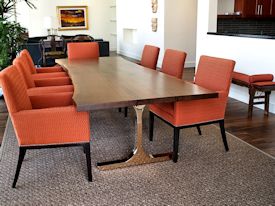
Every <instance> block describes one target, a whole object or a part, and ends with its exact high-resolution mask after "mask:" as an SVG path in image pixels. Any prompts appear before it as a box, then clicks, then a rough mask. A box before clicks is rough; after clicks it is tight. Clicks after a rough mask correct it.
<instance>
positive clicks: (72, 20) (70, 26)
mask: <svg viewBox="0 0 275 206" xmlns="http://www.w3.org/2000/svg"><path fill="white" fill-rule="evenodd" d="M57 18H58V25H59V26H58V30H59V31H63V30H88V29H89V26H88V6H57Z"/></svg>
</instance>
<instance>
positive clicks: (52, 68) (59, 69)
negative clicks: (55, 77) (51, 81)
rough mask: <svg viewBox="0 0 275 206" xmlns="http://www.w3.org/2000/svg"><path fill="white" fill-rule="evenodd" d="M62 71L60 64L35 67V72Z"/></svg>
mask: <svg viewBox="0 0 275 206" xmlns="http://www.w3.org/2000/svg"><path fill="white" fill-rule="evenodd" d="M51 72H63V69H62V67H61V66H54V67H43V68H36V73H51Z"/></svg>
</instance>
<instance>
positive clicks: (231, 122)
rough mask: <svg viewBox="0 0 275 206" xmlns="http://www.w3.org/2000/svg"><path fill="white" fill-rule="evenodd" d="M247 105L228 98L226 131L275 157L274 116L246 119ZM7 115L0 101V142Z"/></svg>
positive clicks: (189, 76) (190, 72)
mask: <svg viewBox="0 0 275 206" xmlns="http://www.w3.org/2000/svg"><path fill="white" fill-rule="evenodd" d="M193 77H194V69H193V68H186V69H185V71H184V79H185V80H189V81H191V80H193ZM247 109H248V105H247V104H245V103H242V102H239V101H237V100H234V99H232V98H229V101H228V106H227V110H226V115H225V127H226V131H227V132H229V133H231V134H233V135H235V136H237V137H238V138H240V139H242V140H244V141H245V142H247V143H249V144H251V145H253V146H255V147H257V148H258V149H260V150H262V151H264V152H266V153H268V154H270V155H272V156H274V157H275V126H274V125H275V115H274V114H270V115H269V116H268V117H267V116H264V111H263V110H261V109H257V108H254V112H253V117H252V118H251V119H249V118H247ZM7 117H8V113H7V109H6V105H5V102H4V100H0V141H1V142H2V137H3V135H4V131H5V126H6V121H7Z"/></svg>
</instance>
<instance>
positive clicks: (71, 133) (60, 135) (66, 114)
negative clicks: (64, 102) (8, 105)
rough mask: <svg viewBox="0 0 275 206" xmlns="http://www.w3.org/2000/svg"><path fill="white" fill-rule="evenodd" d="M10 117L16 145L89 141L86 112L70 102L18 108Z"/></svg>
mask: <svg viewBox="0 0 275 206" xmlns="http://www.w3.org/2000/svg"><path fill="white" fill-rule="evenodd" d="M12 119H13V125H14V129H15V131H16V135H17V138H18V143H19V145H20V146H31V145H51V144H69V143H83V142H89V141H90V125H89V113H87V112H77V111H76V108H75V107H74V106H68V107H55V108H47V109H33V110H25V111H20V112H17V113H15V114H14V115H13V117H12Z"/></svg>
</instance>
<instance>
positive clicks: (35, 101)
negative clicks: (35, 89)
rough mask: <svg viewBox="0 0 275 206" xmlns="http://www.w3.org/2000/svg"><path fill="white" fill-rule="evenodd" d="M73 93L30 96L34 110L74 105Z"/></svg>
mask: <svg viewBox="0 0 275 206" xmlns="http://www.w3.org/2000/svg"><path fill="white" fill-rule="evenodd" d="M72 97H73V92H63V93H62V92H60V93H48V94H40V95H35V96H30V100H31V103H32V108H33V109H43V108H49V107H64V106H70V105H73V99H72Z"/></svg>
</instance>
